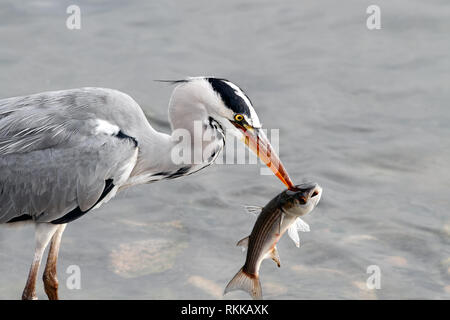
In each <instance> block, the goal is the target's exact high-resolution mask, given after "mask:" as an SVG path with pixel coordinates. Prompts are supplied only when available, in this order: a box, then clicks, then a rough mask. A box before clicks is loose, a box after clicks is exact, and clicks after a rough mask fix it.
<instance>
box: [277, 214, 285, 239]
mask: <svg viewBox="0 0 450 320" xmlns="http://www.w3.org/2000/svg"><path fill="white" fill-rule="evenodd" d="M283 220H284V212H281V215H280V224H279V225H278V234H280V235H281V226H282V224H283Z"/></svg>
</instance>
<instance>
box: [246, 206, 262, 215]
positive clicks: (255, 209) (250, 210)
mask: <svg viewBox="0 0 450 320" xmlns="http://www.w3.org/2000/svg"><path fill="white" fill-rule="evenodd" d="M244 208H245V211H247V212H248V213H251V214H254V215H258V214H260V213H261V211H262V209H263V208H262V207H260V206H244Z"/></svg>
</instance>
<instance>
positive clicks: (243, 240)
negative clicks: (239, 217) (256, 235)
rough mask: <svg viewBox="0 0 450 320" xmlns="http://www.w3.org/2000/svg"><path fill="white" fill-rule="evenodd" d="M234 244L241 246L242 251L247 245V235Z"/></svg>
mask: <svg viewBox="0 0 450 320" xmlns="http://www.w3.org/2000/svg"><path fill="white" fill-rule="evenodd" d="M236 246H238V247H242V251H245V249H247V247H248V237H245V238H243V239H241V240H239V241H238V243H236Z"/></svg>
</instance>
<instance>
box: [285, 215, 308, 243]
mask: <svg viewBox="0 0 450 320" xmlns="http://www.w3.org/2000/svg"><path fill="white" fill-rule="evenodd" d="M299 231H302V232H309V231H310V229H309V225H308V224H307V223H306V222H305V221H303V220H302V219H300V218H297V219H296V220H295V222H294V223H293V224H292V225H291V226H290V227H289V229H288V235H289V237H290V238H291V239H292V241H294V243H295V245H296V246H297V248H298V247H300V238H299V237H298V232H299Z"/></svg>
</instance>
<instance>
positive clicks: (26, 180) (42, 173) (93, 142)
mask: <svg viewBox="0 0 450 320" xmlns="http://www.w3.org/2000/svg"><path fill="white" fill-rule="evenodd" d="M33 97H34V98H32V99H31V98H30V97H23V98H12V99H4V100H0V223H4V222H8V221H11V220H13V221H14V220H15V219H21V217H23V216H25V217H27V216H30V217H31V218H32V219H33V220H35V221H39V222H51V221H55V220H57V219H62V220H59V222H67V221H66V220H67V219H64V218H63V217H64V216H66V215H67V214H71V213H72V214H73V213H74V212H75V213H77V214H83V213H84V212H86V211H88V210H90V209H91V208H92V207H93V206H95V205H97V204H98V202H99V200H103V201H104V200H107V199H108V198H110V197H111V193H114V192H115V191H116V190H117V187H118V186H120V185H121V184H123V183H124V182H125V180H126V179H128V177H129V175H130V173H131V170H132V169H133V167H134V165H135V163H136V159H137V152H138V149H137V144H136V141H135V140H134V139H133V138H132V137H128V136H127V135H125V134H124V133H123V132H122V131H121V130H120V128H119V127H117V126H115V125H114V124H111V123H109V122H106V121H104V120H101V119H98V117H97V116H96V115H95V114H93V113H89V112H85V110H83V109H82V108H83V107H82V106H74V104H71V103H70V101H69V100H70V97H65V96H64V95H60V96H57V97H54V98H53V99H51V98H50V99H49V98H48V97H47V98H46V99H45V101H41V100H40V99H39V96H33ZM68 99H69V100H68ZM106 194H109V196H107V195H106ZM71 218H73V217H71ZM57 221H58V220H57Z"/></svg>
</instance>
